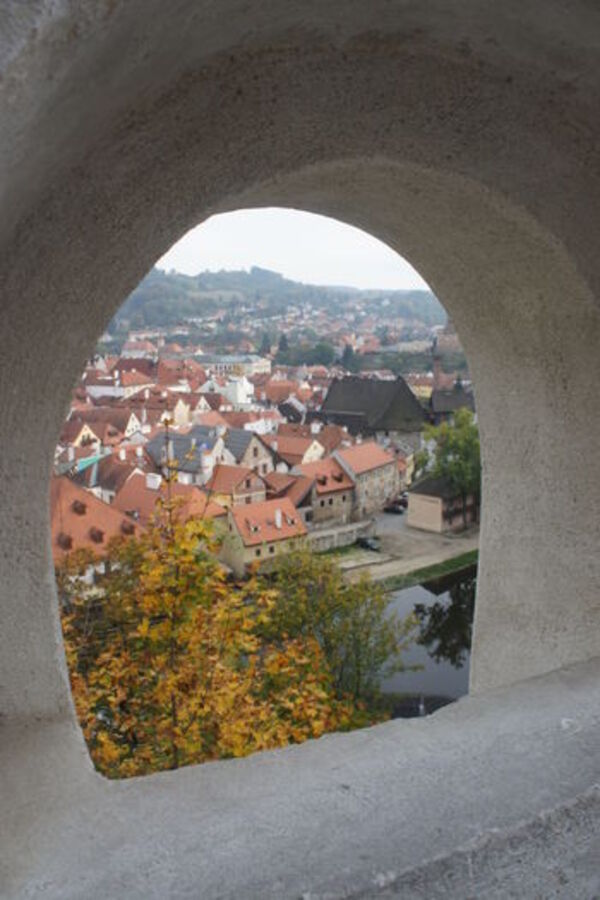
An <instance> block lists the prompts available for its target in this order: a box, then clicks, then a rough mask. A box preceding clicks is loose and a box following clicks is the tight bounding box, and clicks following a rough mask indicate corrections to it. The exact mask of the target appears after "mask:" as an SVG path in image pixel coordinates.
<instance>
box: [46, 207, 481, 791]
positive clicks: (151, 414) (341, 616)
mask: <svg viewBox="0 0 600 900" xmlns="http://www.w3.org/2000/svg"><path fill="white" fill-rule="evenodd" d="M479 513H480V458H479V438H478V432H477V424H476V412H475V402H474V394H473V388H472V384H471V380H470V375H469V369H468V365H467V361H466V359H465V355H464V352H463V350H462V347H461V344H460V340H459V338H458V335H457V334H456V331H455V329H454V327H453V325H452V322H451V321H450V320H449V319H448V317H447V315H446V313H445V311H444V309H443V308H442V306H441V305H440V303H439V301H438V299H437V298H436V297H435V296H434V295H433V293H432V292H431V291H430V290H429V288H428V287H427V285H425V283H424V282H422V280H421V279H420V277H419V276H418V275H417V273H416V272H415V271H414V270H412V269H411V267H410V266H409V265H408V264H407V263H406V262H405V261H404V260H402V259H401V258H400V257H398V256H397V254H395V253H393V251H391V250H390V249H389V248H388V247H386V246H385V245H383V244H381V243H380V242H379V241H377V240H376V239H375V238H373V237H371V236H369V235H366V234H364V233H363V232H360V231H358V230H357V229H356V228H353V227H350V226H348V225H344V224H342V223H340V222H337V221H334V220H331V219H326V218H325V217H323V216H317V215H314V214H310V213H303V212H299V211H296V210H284V209H260V210H241V211H238V212H237V213H230V214H223V215H221V216H216V217H214V218H213V219H210V220H208V222H206V223H204V224H203V225H202V226H199V228H197V229H194V230H193V231H192V232H190V233H189V234H188V235H186V237H185V238H184V239H183V240H182V241H180V242H179V243H178V244H177V245H175V246H174V247H173V248H172V249H171V251H169V253H168V254H167V255H166V256H165V257H163V258H162V259H161V260H159V262H158V264H157V266H156V267H155V268H153V269H152V270H151V272H149V273H148V275H147V276H146V277H145V278H144V279H143V281H142V282H141V283H140V284H139V285H138V287H137V288H136V289H135V290H134V292H133V293H132V294H131V295H130V297H128V298H127V300H126V301H125V303H124V304H123V306H122V307H121V309H120V310H119V311H118V312H117V314H116V315H115V316H114V318H113V319H112V320H111V322H110V323H109V324H108V326H107V328H106V331H105V333H104V334H102V335H101V337H100V340H99V341H98V345H97V347H96V350H95V353H94V355H93V356H92V357H91V358H90V359H89V360H88V363H87V365H86V368H85V371H84V372H83V373H82V376H81V379H80V380H79V382H78V384H77V385H76V387H75V389H74V391H73V397H72V402H71V406H70V410H69V414H68V417H67V420H66V421H65V423H64V426H63V429H62V433H61V436H60V442H59V445H58V446H57V448H56V455H55V460H54V476H53V479H52V487H51V517H52V550H53V556H54V562H55V567H56V574H57V584H58V592H59V599H60V603H61V613H62V620H63V631H64V635H65V643H66V648H67V658H68V663H69V667H70V675H71V684H72V688H73V694H74V699H75V705H76V708H77V712H78V716H79V719H80V722H81V724H82V727H83V730H84V734H85V737H86V740H87V742H88V746H89V747H90V750H91V754H92V757H93V759H94V762H95V764H96V765H97V767H98V768H99V769H100V771H102V772H103V773H105V774H108V775H109V776H111V777H124V776H128V775H135V774H145V773H148V772H152V771H156V770H157V769H164V768H177V767H179V766H181V765H185V764H187V763H192V762H201V761H204V760H209V759H218V758H226V757H234V756H242V755H246V754H247V753H250V752H253V751H257V750H261V749H266V748H269V747H275V746H283V745H285V744H289V743H296V742H300V741H303V740H306V739H308V738H318V737H320V736H321V734H323V733H325V732H328V731H335V730H350V729H352V728H356V727H361V726H363V725H367V724H373V723H375V722H378V721H383V720H384V719H386V718H389V717H397V716H414V715H425V714H428V713H430V712H433V711H434V710H435V709H437V708H438V707H439V706H442V705H444V704H446V703H448V702H450V701H452V700H454V699H456V698H457V697H459V696H461V695H462V694H464V693H466V691H467V685H468V670H469V653H470V644H471V627H472V620H473V611H474V601H475V585H476V574H477V571H476V566H477V546H478V522H479Z"/></svg>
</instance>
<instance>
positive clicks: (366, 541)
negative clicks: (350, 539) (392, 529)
mask: <svg viewBox="0 0 600 900" xmlns="http://www.w3.org/2000/svg"><path fill="white" fill-rule="evenodd" d="M356 543H357V544H358V546H359V547H362V548H363V550H372V551H373V553H379V552H380V551H381V541H380V540H379V538H378V537H359V539H358V540H357V542H356Z"/></svg>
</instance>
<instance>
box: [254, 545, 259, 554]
mask: <svg viewBox="0 0 600 900" xmlns="http://www.w3.org/2000/svg"><path fill="white" fill-rule="evenodd" d="M254 555H255V556H260V547H259V548H258V550H255V551H254Z"/></svg>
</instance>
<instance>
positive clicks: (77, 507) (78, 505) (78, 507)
mask: <svg viewBox="0 0 600 900" xmlns="http://www.w3.org/2000/svg"><path fill="white" fill-rule="evenodd" d="M71 509H72V510H73V512H74V513H75V515H77V516H85V511H86V509H87V504H86V503H84V502H83V500H73V502H72V503H71Z"/></svg>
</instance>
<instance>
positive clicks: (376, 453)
mask: <svg viewBox="0 0 600 900" xmlns="http://www.w3.org/2000/svg"><path fill="white" fill-rule="evenodd" d="M336 453H337V455H338V456H339V457H340V459H342V460H343V461H344V462H345V463H346V464H347V465H348V466H349V467H350V469H351V470H352V471H353V472H355V473H356V475H362V474H363V473H364V472H370V471H371V470H372V469H379V468H381V466H387V465H389V464H390V463H393V462H394V457H393V456H392V454H391V453H388V452H387V450H384V449H383V447H380V446H379V444H376V443H375V441H365V443H363V444H355V445H354V446H353V447H343V448H341V449H338V450H336Z"/></svg>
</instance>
